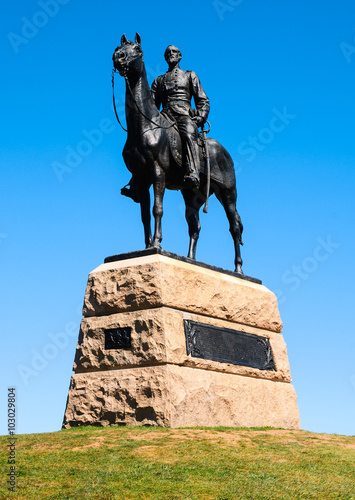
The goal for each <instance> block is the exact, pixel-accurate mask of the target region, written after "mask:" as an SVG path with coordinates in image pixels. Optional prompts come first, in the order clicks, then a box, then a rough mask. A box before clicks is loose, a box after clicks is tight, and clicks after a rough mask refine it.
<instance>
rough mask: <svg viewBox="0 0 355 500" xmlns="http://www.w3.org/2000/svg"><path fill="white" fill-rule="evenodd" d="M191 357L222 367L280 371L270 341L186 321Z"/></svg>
mask: <svg viewBox="0 0 355 500" xmlns="http://www.w3.org/2000/svg"><path fill="white" fill-rule="evenodd" d="M184 327H185V336H186V349H187V354H188V355H191V356H193V357H195V358H202V359H210V360H212V361H219V362H220V363H231V364H233V365H240V366H250V367H251V368H258V369H259V370H276V367H275V363H274V358H273V355H272V350H271V346H270V341H269V339H268V338H266V337H261V336H259V335H254V334H251V333H245V332H239V331H236V330H230V329H228V328H219V327H217V326H211V325H205V324H203V323H197V322H195V321H188V320H184Z"/></svg>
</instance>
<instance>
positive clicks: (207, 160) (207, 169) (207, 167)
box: [201, 121, 211, 214]
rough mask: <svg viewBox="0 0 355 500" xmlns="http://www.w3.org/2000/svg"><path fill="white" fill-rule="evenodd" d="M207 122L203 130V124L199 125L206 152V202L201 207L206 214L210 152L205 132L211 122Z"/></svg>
mask: <svg viewBox="0 0 355 500" xmlns="http://www.w3.org/2000/svg"><path fill="white" fill-rule="evenodd" d="M207 123H208V130H205V124H203V125H202V127H201V133H202V142H203V145H204V148H205V152H206V171H207V172H206V174H207V187H206V202H205V206H204V207H203V213H205V214H207V212H208V197H209V195H210V187H211V165H210V153H209V151H208V144H207V138H206V134H208V132H209V131H210V130H211V124H210V122H209V121H207Z"/></svg>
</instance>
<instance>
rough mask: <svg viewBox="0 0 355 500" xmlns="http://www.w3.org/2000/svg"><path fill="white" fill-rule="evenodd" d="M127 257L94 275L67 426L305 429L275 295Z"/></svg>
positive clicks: (178, 265) (199, 271)
mask: <svg viewBox="0 0 355 500" xmlns="http://www.w3.org/2000/svg"><path fill="white" fill-rule="evenodd" d="M126 255H128V256H129V257H128V258H127V257H126V256H125V258H123V260H122V259H120V258H118V259H115V260H113V261H109V262H107V263H105V264H103V265H101V266H99V267H98V268H97V269H95V270H94V271H93V272H92V273H91V274H90V275H89V280H88V286H87V290H86V294H85V301H84V309H83V312H84V316H85V317H84V319H83V320H82V323H81V329H80V334H79V340H78V345H77V350H76V355H75V361H74V371H75V374H74V375H73V376H72V379H71V384H70V388H69V395H68V401H67V408H66V412H65V416H64V422H63V427H65V428H68V427H74V426H78V425H103V426H106V425H162V426H170V427H186V426H197V425H201V426H218V425H224V426H248V427H254V426H273V427H283V428H290V429H299V428H300V422H299V414H298V408H297V399H296V393H295V390H294V388H293V386H292V385H291V384H290V382H291V375H290V370H289V363H288V357H287V349H286V345H285V342H284V340H283V336H282V335H281V330H282V322H281V320H280V316H279V312H278V307H277V301H276V297H275V295H274V294H273V293H271V292H270V291H269V290H268V289H267V288H265V287H264V286H263V285H261V284H260V283H258V282H255V281H258V280H253V279H244V278H241V277H238V276H236V275H233V274H234V273H230V272H224V271H223V270H218V269H213V268H211V267H210V266H201V265H196V264H194V263H192V262H186V260H184V259H182V258H174V256H173V254H169V255H167V254H166V253H165V254H164V253H162V252H153V253H149V254H145V255H140V256H132V254H126ZM118 257H120V256H118Z"/></svg>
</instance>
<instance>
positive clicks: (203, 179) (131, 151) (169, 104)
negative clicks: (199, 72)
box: [112, 33, 243, 274]
mask: <svg viewBox="0 0 355 500" xmlns="http://www.w3.org/2000/svg"><path fill="white" fill-rule="evenodd" d="M165 57H166V60H167V62H168V64H169V70H168V72H167V73H166V74H165V75H162V76H159V77H158V78H157V79H156V80H155V81H154V83H153V85H152V91H151V90H150V88H149V85H148V80H147V75H146V71H145V67H144V61H143V51H142V48H141V39H140V36H139V35H138V33H136V37H135V41H134V42H131V41H129V40H127V38H126V36H125V35H123V36H122V38H121V46H119V47H117V48H116V50H115V52H114V54H113V57H112V59H113V64H114V68H115V70H117V71H118V72H119V74H120V75H121V76H123V77H124V78H125V81H126V121H127V132H128V136H127V141H126V144H125V146H124V149H123V153H122V155H123V158H124V161H125V164H126V166H127V168H128V170H129V171H130V172H131V173H132V179H131V182H130V187H131V190H132V194H131V193H126V194H128V195H129V196H131V197H132V198H133V199H134V198H135V201H138V202H139V203H140V206H141V217H142V222H143V226H144V235H145V245H146V248H150V247H156V248H160V243H161V241H162V230H161V219H162V215H163V196H164V191H165V188H167V189H174V190H181V193H182V195H183V197H184V200H185V205H186V220H187V223H188V227H189V236H190V245H189V252H188V257H189V258H191V259H195V256H196V244H197V240H198V237H199V232H200V221H199V210H200V208H201V206H202V205H203V203H204V202H205V201H206V200H207V199H208V197H209V196H210V195H211V194H213V193H214V194H215V195H216V197H217V198H218V200H219V201H220V202H221V203H222V205H223V207H224V209H225V212H226V215H227V217H228V221H229V225H230V232H231V234H232V237H233V241H234V247H235V261H234V262H235V271H236V272H237V273H240V274H242V259H241V256H240V244H242V241H241V235H242V231H243V226H242V223H241V220H240V217H239V214H238V212H237V209H236V200H237V191H236V184H235V173H234V165H233V160H232V158H231V157H230V155H229V153H228V151H227V150H226V149H225V148H224V147H223V146H222V145H221V144H220V143H218V142H217V141H216V140H214V139H211V138H207V139H206V138H205V140H204V141H203V140H201V139H200V138H199V135H198V132H197V126H201V125H202V126H203V124H204V122H205V121H206V120H207V117H208V112H209V100H208V98H207V96H206V94H205V92H204V91H203V89H202V86H201V84H200V82H199V80H198V78H197V76H196V74H195V73H193V72H192V71H190V72H188V71H186V72H185V71H182V70H181V69H180V68H179V62H180V59H181V53H180V51H179V49H177V48H176V47H174V46H172V45H169V47H168V48H167V50H166V52H165ZM175 71H176V73H174V72H175ZM192 97H194V101H195V104H196V109H194V110H192V109H191V99H192ZM161 103H162V104H163V111H162V112H161V113H160V112H159V109H158V107H159V106H160V104H161ZM172 119H174V121H172ZM176 123H177V126H176ZM179 132H180V133H179ZM180 134H181V136H182V138H181V137H180ZM203 136H204V137H205V133H204V134H203ZM184 160H185V161H184ZM186 169H188V170H187V171H186ZM198 173H200V179H198ZM151 185H153V189H154V205H153V215H154V219H155V231H154V237H153V238H152V234H151V227H150V218H151V216H150V195H149V188H150V186H151Z"/></svg>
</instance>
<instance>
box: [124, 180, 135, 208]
mask: <svg viewBox="0 0 355 500" xmlns="http://www.w3.org/2000/svg"><path fill="white" fill-rule="evenodd" d="M121 194H122V195H123V196H127V198H131V199H132V200H133V201H135V202H136V203H139V199H138V196H137V193H136V192H135V190H134V188H133V186H132V179H131V180H130V181H129V183H128V184H126V185H125V186H124V187H123V188H122V189H121Z"/></svg>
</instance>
